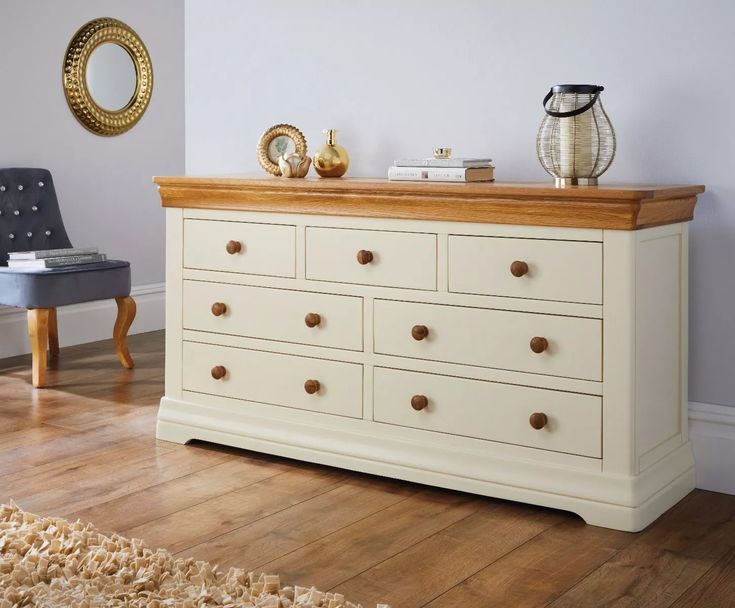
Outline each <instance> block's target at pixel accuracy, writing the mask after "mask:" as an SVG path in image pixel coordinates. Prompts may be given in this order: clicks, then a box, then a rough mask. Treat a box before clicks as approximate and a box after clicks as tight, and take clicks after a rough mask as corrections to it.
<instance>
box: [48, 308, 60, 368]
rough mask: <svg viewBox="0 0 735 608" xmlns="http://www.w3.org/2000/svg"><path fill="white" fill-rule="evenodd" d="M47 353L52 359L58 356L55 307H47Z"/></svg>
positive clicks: (57, 329) (57, 327)
mask: <svg viewBox="0 0 735 608" xmlns="http://www.w3.org/2000/svg"><path fill="white" fill-rule="evenodd" d="M48 354H49V357H50V358H51V359H52V360H53V359H56V358H58V356H59V326H58V325H57V323H56V309H55V308H49V311H48Z"/></svg>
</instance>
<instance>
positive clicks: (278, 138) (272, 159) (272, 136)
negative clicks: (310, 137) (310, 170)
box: [257, 124, 306, 175]
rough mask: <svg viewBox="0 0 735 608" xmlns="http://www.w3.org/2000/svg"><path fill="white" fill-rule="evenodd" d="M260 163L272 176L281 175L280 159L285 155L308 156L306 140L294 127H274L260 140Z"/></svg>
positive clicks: (281, 125)
mask: <svg viewBox="0 0 735 608" xmlns="http://www.w3.org/2000/svg"><path fill="white" fill-rule="evenodd" d="M257 151H258V162H259V163H260V166H261V167H263V169H265V170H266V171H267V172H268V173H270V174H271V175H281V169H280V167H279V166H278V159H279V157H281V156H282V155H283V154H294V153H296V154H298V155H299V156H301V157H302V158H303V157H304V156H306V138H305V137H304V134H303V133H302V132H301V131H299V130H298V129H297V128H296V127H294V126H293V125H286V124H280V125H274V126H272V127H271V128H270V129H268V130H267V131H266V132H265V133H263V135H261V136H260V139H259V140H258V148H257Z"/></svg>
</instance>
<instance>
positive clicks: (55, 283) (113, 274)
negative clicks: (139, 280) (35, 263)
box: [0, 260, 130, 308]
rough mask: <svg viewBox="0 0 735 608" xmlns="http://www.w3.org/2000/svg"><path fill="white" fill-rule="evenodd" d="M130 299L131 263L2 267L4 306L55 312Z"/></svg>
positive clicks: (1, 298)
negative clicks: (48, 309) (127, 297)
mask: <svg viewBox="0 0 735 608" xmlns="http://www.w3.org/2000/svg"><path fill="white" fill-rule="evenodd" d="M129 295H130V263H129V262H123V261H119V260H107V261H105V262H99V263H97V264H78V265H74V266H64V267H62V268H49V269H23V270H10V269H9V268H8V267H7V266H2V267H0V304H5V305H6V306H18V307H20V308H55V307H57V306H66V305H67V304H78V303H79V302H91V301H93V300H107V299H111V298H121V297H125V296H129Z"/></svg>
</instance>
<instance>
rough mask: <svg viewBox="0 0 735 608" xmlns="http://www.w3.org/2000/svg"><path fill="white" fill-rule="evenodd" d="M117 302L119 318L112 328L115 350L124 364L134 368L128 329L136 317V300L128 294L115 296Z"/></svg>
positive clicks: (128, 367)
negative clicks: (126, 295) (129, 348)
mask: <svg viewBox="0 0 735 608" xmlns="http://www.w3.org/2000/svg"><path fill="white" fill-rule="evenodd" d="M115 302H117V320H116V321H115V328H114V329H113V330H112V337H113V338H114V340H115V352H116V353H117V358H118V359H120V363H122V366H123V367H126V368H127V369H132V368H133V366H134V363H133V358H132V357H131V356H130V352H129V351H128V329H130V325H131V324H132V323H133V319H135V311H136V306H135V300H133V298H131V297H130V296H128V297H126V298H115Z"/></svg>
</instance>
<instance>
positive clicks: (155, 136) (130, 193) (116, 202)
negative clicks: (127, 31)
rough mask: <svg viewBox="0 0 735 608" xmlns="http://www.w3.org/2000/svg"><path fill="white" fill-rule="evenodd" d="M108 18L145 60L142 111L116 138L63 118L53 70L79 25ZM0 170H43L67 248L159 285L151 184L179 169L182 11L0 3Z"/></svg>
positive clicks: (116, 0) (158, 5) (160, 237)
mask: <svg viewBox="0 0 735 608" xmlns="http://www.w3.org/2000/svg"><path fill="white" fill-rule="evenodd" d="M96 17H114V18H116V19H120V20H121V21H124V22H125V23H127V24H128V25H130V26H131V27H132V28H133V29H134V30H135V31H136V32H137V33H138V34H139V35H140V37H141V38H142V39H143V41H144V43H145V45H146V47H147V48H148V52H149V53H150V56H151V60H152V62H153V74H154V86H153V96H152V99H151V103H150V106H149V107H148V110H147V111H146V113H145V115H144V116H143V117H142V118H141V120H140V122H139V123H138V125H137V126H135V127H134V128H133V129H132V130H131V131H128V132H127V133H124V134H123V135H120V136H117V137H110V138H107V137H99V136H97V135H94V134H92V133H90V132H89V131H87V130H86V129H85V128H84V127H82V126H81V125H80V124H79V123H78V122H77V120H76V118H74V115H73V114H72V113H71V111H70V110H69V107H68V106H67V103H66V100H65V98H64V92H63V89H62V85H61V67H62V62H63V59H64V53H65V51H66V47H67V44H68V43H69V40H70V39H71V37H72V36H73V35H74V33H75V32H76V31H77V29H79V27H81V26H82V25H83V24H84V23H86V22H87V21H89V20H90V19H94V18H96ZM0 22H1V23H2V28H1V29H2V33H1V35H0V166H2V167H9V166H14V167H17V166H20V167H23V166H35V167H46V168H48V169H50V170H51V172H52V173H53V176H54V182H55V184H56V191H57V194H58V195H59V199H60V203H61V208H62V212H63V215H64V222H65V224H66V228H67V231H68V232H69V235H70V237H71V239H72V242H73V243H74V244H75V245H99V246H100V247H101V248H102V249H103V250H104V251H106V252H107V253H108V254H109V255H110V256H111V257H116V258H123V259H128V260H130V261H131V264H132V269H133V285H147V284H151V283H157V282H160V281H163V278H164V272H163V268H164V264H163V259H164V234H165V233H164V214H163V211H162V209H161V207H160V202H159V200H158V196H157V193H156V190H155V187H154V185H153V184H152V183H151V176H152V175H154V174H179V173H182V172H183V171H184V4H183V2H181V1H180V0H156V2H151V1H149V0H64V1H63V2H59V1H58V0H0Z"/></svg>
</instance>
